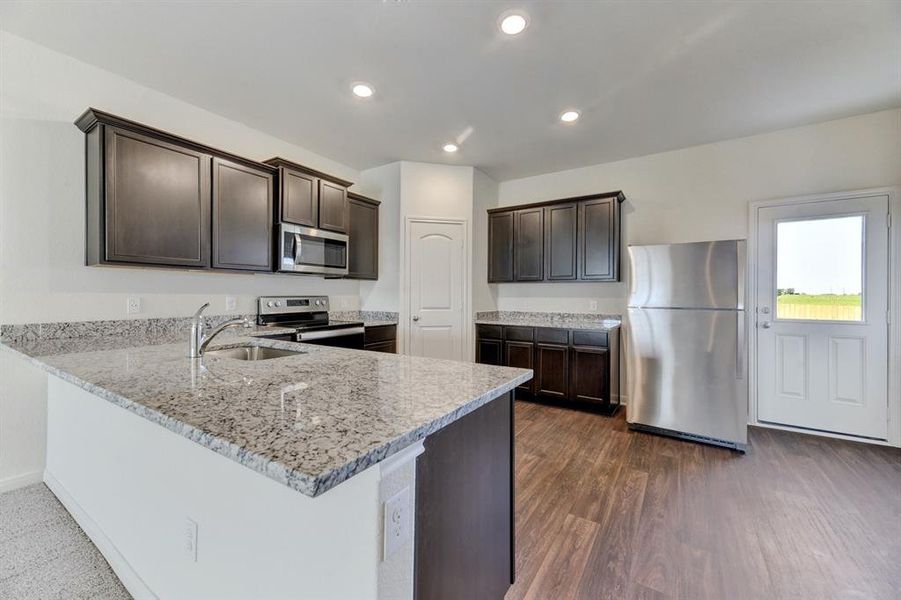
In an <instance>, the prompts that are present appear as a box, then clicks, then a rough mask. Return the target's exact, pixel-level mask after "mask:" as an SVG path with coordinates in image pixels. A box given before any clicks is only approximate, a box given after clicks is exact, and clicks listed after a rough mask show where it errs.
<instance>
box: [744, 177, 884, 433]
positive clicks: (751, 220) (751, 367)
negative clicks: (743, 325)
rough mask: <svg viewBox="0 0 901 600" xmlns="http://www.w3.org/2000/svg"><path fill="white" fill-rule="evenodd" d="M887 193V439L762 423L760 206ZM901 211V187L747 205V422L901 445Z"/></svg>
mask: <svg viewBox="0 0 901 600" xmlns="http://www.w3.org/2000/svg"><path fill="white" fill-rule="evenodd" d="M886 195H887V196H888V199H889V227H890V229H889V256H888V257H887V258H888V261H889V263H888V273H889V281H888V295H889V298H888V306H889V314H890V319H889V331H888V363H889V364H888V440H887V441H886V442H882V441H879V440H867V439H863V438H859V437H855V436H848V435H842V434H838V433H825V432H813V431H809V430H806V429H800V428H795V427H789V426H784V425H774V424H772V423H763V422H761V421H758V419H757V314H756V310H757V308H756V307H757V246H758V241H757V236H758V228H757V217H758V211H759V210H760V209H761V208H768V207H772V206H786V205H793V204H802V203H813V202H828V201H830V200H845V199H848V198H860V197H863V196H886ZM895 214H899V215H901V188H898V187H883V188H873V189H865V190H853V191H849V192H835V193H829V194H811V195H808V196H794V197H790V198H776V199H771V200H761V201H757V202H751V203H750V204H749V206H748V292H749V293H748V298H749V302H748V311H747V313H748V320H749V323H748V331H749V332H750V333H751V335H749V336H748V377H749V378H748V391H749V394H748V423H749V424H750V425H757V426H759V427H769V428H772V429H785V430H789V431H796V432H799V433H807V434H811V435H819V436H825V437H834V438H840V439H847V440H854V441H858V442H867V443H872V444H881V445H889V446H897V447H901V231H899V227H897V226H893V225H892V215H895Z"/></svg>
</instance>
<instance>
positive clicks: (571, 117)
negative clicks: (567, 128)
mask: <svg viewBox="0 0 901 600" xmlns="http://www.w3.org/2000/svg"><path fill="white" fill-rule="evenodd" d="M579 116H580V115H579V111H577V110H568V111H566V112H563V113H561V114H560V120H561V121H563V122H564V123H572V122H573V121H577V120H578V119H579Z"/></svg>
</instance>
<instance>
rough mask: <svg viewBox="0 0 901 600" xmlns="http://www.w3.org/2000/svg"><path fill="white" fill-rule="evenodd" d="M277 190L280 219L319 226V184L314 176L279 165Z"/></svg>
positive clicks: (297, 223)
mask: <svg viewBox="0 0 901 600" xmlns="http://www.w3.org/2000/svg"><path fill="white" fill-rule="evenodd" d="M278 190H279V207H280V209H281V210H280V214H281V220H282V221H285V222H287V223H294V224H295V225H306V226H307V227H318V226H319V185H318V180H317V179H316V178H315V177H313V176H312V175H307V174H306V173H301V172H299V171H295V170H293V169H288V168H285V167H279V169H278Z"/></svg>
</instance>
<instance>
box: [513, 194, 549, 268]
mask: <svg viewBox="0 0 901 600" xmlns="http://www.w3.org/2000/svg"><path fill="white" fill-rule="evenodd" d="M515 215H516V220H515V224H514V228H513V276H514V279H515V280H516V281H541V280H542V279H544V209H542V208H527V209H523V210H518V211H516V213H515Z"/></svg>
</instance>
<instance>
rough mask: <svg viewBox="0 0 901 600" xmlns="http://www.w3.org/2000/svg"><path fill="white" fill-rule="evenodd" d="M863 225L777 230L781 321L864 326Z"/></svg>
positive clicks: (843, 220)
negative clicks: (862, 323)
mask: <svg viewBox="0 0 901 600" xmlns="http://www.w3.org/2000/svg"><path fill="white" fill-rule="evenodd" d="M863 225H864V218H863V217H862V216H852V217H837V218H831V219H813V220H806V221H783V222H781V223H778V224H777V226H776V240H777V253H776V255H777V259H776V287H777V288H778V298H777V316H778V318H781V319H820V320H822V319H826V320H839V321H859V320H861V316H862V315H861V290H862V288H863V269H862V258H863V254H862V253H863Z"/></svg>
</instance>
